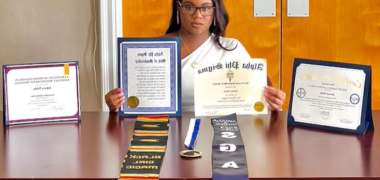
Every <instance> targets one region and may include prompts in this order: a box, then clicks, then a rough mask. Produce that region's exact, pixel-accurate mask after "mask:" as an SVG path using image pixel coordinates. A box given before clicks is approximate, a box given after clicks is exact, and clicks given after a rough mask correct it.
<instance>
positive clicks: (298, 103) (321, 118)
mask: <svg viewBox="0 0 380 180" xmlns="http://www.w3.org/2000/svg"><path fill="white" fill-rule="evenodd" d="M294 69H295V71H294V73H293V84H292V99H291V104H290V110H289V118H288V120H289V123H290V124H302V125H309V126H312V127H321V128H326V129H334V130H342V131H346V132H355V133H364V132H365V130H366V129H367V128H368V126H370V125H371V124H372V115H371V93H370V87H371V86H370V77H371V73H370V68H369V67H365V66H361V65H352V64H343V63H333V62H322V61H310V60H298V59H296V60H295V65H294ZM370 128H371V127H370Z"/></svg>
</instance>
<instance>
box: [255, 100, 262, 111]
mask: <svg viewBox="0 0 380 180" xmlns="http://www.w3.org/2000/svg"><path fill="white" fill-rule="evenodd" d="M254 108H255V111H257V112H261V111H263V110H264V103H262V102H257V103H255V105H254Z"/></svg>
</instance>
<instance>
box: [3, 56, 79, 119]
mask: <svg viewBox="0 0 380 180" xmlns="http://www.w3.org/2000/svg"><path fill="white" fill-rule="evenodd" d="M3 114H4V117H3V119H4V124H5V125H13V124H25V123H37V122H51V121H66V120H81V108H80V91H79V66H78V62H77V61H71V62H52V63H37V64H17V65H3Z"/></svg>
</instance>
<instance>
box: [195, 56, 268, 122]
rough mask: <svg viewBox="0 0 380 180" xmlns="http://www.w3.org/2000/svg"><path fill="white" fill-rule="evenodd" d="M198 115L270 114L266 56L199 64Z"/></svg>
mask: <svg viewBox="0 0 380 180" xmlns="http://www.w3.org/2000/svg"><path fill="white" fill-rule="evenodd" d="M194 76H195V77H194V109H195V116H215V115H228V114H232V113H236V114H238V115H249V114H266V113H267V112H268V110H267V102H266V100H265V98H264V87H265V86H266V85H267V63H266V60H265V59H245V60H244V59H243V60H231V61H221V62H219V63H215V64H204V65H199V66H198V68H197V69H196V71H195V75H194Z"/></svg>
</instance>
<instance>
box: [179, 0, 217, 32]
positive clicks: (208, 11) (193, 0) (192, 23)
mask: <svg viewBox="0 0 380 180" xmlns="http://www.w3.org/2000/svg"><path fill="white" fill-rule="evenodd" d="M177 9H178V10H179V11H178V12H179V16H180V18H181V24H182V27H184V28H185V29H186V30H187V31H188V32H189V33H191V34H202V33H205V32H208V31H209V28H210V26H211V23H213V19H214V14H215V9H214V5H213V3H212V0H182V2H179V3H178V6H177Z"/></svg>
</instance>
